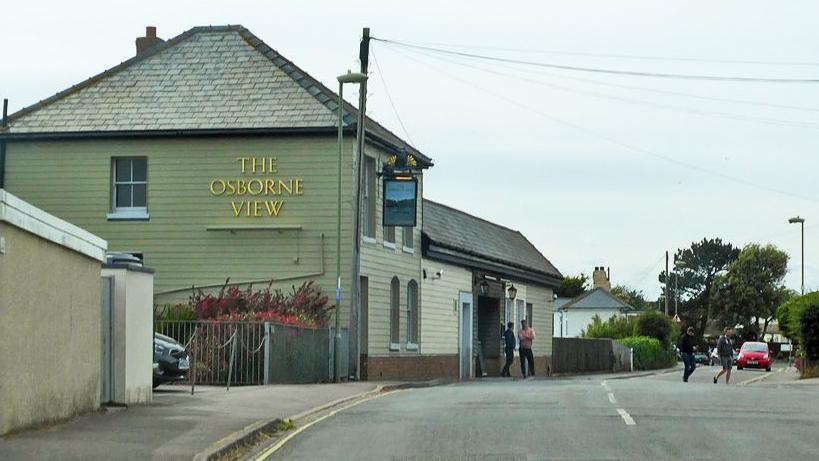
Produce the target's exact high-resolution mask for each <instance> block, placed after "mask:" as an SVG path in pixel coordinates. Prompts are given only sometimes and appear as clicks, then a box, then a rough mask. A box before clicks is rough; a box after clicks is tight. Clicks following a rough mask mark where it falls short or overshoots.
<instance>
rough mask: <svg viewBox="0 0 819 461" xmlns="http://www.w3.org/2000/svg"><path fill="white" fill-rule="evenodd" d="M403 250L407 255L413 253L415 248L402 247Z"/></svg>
mask: <svg viewBox="0 0 819 461" xmlns="http://www.w3.org/2000/svg"><path fill="white" fill-rule="evenodd" d="M403 250H404V253H406V254H408V255H414V254H415V248H412V247H404V248H403Z"/></svg>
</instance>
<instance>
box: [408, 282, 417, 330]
mask: <svg viewBox="0 0 819 461" xmlns="http://www.w3.org/2000/svg"><path fill="white" fill-rule="evenodd" d="M407 343H408V344H414V345H417V344H418V283H417V282H416V281H415V280H410V282H409V283H408V284H407Z"/></svg>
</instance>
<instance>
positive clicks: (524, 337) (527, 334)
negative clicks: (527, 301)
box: [518, 319, 535, 378]
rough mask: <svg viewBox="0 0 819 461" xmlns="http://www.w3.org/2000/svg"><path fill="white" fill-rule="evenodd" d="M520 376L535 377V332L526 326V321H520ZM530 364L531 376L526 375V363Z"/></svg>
mask: <svg viewBox="0 0 819 461" xmlns="http://www.w3.org/2000/svg"><path fill="white" fill-rule="evenodd" d="M518 340H519V341H520V352H519V353H520V374H522V375H523V377H524V378H526V377H527V376H534V375H535V356H534V355H533V354H532V341H534V340H535V330H534V329H533V328H530V327H529V325H527V324H526V320H525V319H524V320H521V321H520V333H519V334H518ZM527 361H528V362H529V374H528V375H527V374H526V362H527Z"/></svg>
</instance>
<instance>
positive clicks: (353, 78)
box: [333, 70, 367, 382]
mask: <svg viewBox="0 0 819 461" xmlns="http://www.w3.org/2000/svg"><path fill="white" fill-rule="evenodd" d="M366 80H367V76H366V75H364V74H361V73H357V72H356V73H352V72H350V71H349V70H348V71H347V73H346V74H344V75H339V76H338V172H337V174H338V178H337V179H338V196H337V197H336V205H337V209H336V308H335V315H334V316H335V328H336V334H335V338H334V342H333V381H334V382H338V381H339V378H340V374H341V370H339V368H340V364H341V358H340V355H341V354H340V352H341V350H340V349H341V317H340V316H339V308H340V307H341V158H342V157H343V156H344V84H345V83H362V82H364V81H366Z"/></svg>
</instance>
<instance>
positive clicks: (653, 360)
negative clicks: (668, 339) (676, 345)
mask: <svg viewBox="0 0 819 461" xmlns="http://www.w3.org/2000/svg"><path fill="white" fill-rule="evenodd" d="M617 342H619V343H620V344H622V345H624V346H626V347H630V348H631V349H633V350H634V369H636V370H656V369H658V368H668V367H670V366H673V365H674V364H675V363H676V361H677V360H676V357H675V355H674V351H673V350H671V348H669V347H668V346H666V345H664V344H663V343H662V342H660V340H659V339H657V338H650V337H648V336H631V337H629V338H623V339H619V340H617Z"/></svg>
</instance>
